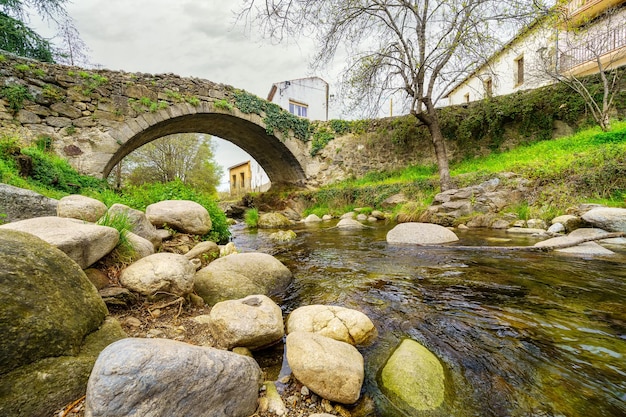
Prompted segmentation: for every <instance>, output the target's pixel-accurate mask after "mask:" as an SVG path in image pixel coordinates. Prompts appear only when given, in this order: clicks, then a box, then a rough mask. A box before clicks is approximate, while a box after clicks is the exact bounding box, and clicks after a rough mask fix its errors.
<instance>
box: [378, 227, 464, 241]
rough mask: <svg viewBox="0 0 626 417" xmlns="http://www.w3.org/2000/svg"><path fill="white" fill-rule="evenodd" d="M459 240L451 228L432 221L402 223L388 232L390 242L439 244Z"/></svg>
mask: <svg viewBox="0 0 626 417" xmlns="http://www.w3.org/2000/svg"><path fill="white" fill-rule="evenodd" d="M457 240H459V238H458V237H457V235H455V234H454V232H452V231H451V230H449V229H447V228H445V227H443V226H439V225H437V224H431V223H401V224H398V225H396V226H395V227H394V228H393V229H391V230H390V231H389V232H388V233H387V242H388V243H408V244H416V245H439V244H442V243H449V242H455V241H457Z"/></svg>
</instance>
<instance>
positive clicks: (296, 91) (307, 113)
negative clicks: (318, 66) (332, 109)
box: [267, 77, 329, 121]
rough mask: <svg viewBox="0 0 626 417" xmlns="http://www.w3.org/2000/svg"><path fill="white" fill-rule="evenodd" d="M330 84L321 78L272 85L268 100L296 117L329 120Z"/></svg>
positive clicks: (301, 79)
mask: <svg viewBox="0 0 626 417" xmlns="http://www.w3.org/2000/svg"><path fill="white" fill-rule="evenodd" d="M328 97H329V96H328V83H327V82H326V81H324V80H322V79H321V78H319V77H309V78H299V79H296V80H289V81H281V82H278V83H274V84H272V88H271V89H270V92H269V94H268V95H267V100H268V101H271V102H272V103H276V104H278V105H279V106H280V107H282V108H283V109H285V110H287V111H289V112H290V113H292V114H295V115H296V116H300V117H305V118H307V119H310V120H322V121H326V120H328Z"/></svg>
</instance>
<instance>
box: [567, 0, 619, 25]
mask: <svg viewBox="0 0 626 417" xmlns="http://www.w3.org/2000/svg"><path fill="white" fill-rule="evenodd" d="M621 3H624V0H572V1H570V2H569V3H568V4H567V6H566V19H565V20H566V22H567V26H568V27H570V28H572V27H577V26H580V25H582V24H583V23H585V22H588V21H589V20H591V19H593V18H594V17H596V16H598V15H599V14H601V13H602V12H604V11H605V10H607V9H609V8H611V7H614V6H617V5H619V4H621Z"/></svg>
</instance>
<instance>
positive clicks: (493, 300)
mask: <svg viewBox="0 0 626 417" xmlns="http://www.w3.org/2000/svg"><path fill="white" fill-rule="evenodd" d="M334 225H335V223H334V222H324V223H319V224H313V225H298V226H294V229H293V230H294V231H295V232H296V233H297V234H298V237H297V238H296V240H294V241H292V242H288V243H283V244H276V243H273V242H271V240H270V239H269V234H270V233H271V232H272V231H265V230H259V231H256V232H254V231H248V230H247V229H245V228H244V227H242V226H240V225H238V226H234V227H233V229H232V230H233V241H234V243H235V245H236V246H237V247H238V249H239V250H240V251H261V252H265V253H270V254H273V255H274V256H276V257H277V258H278V259H280V260H281V261H282V262H283V263H284V264H285V265H286V266H287V267H288V268H289V269H290V270H291V271H292V272H293V274H294V281H293V284H292V286H291V287H290V289H289V291H288V293H287V295H286V296H285V298H284V300H283V301H282V304H281V305H282V308H283V310H284V312H285V314H288V313H289V312H290V311H292V310H293V309H295V308H297V307H298V306H302V305H309V304H332V305H339V306H343V307H348V308H354V309H357V310H360V311H362V312H363V313H365V314H367V315H368V316H369V317H370V318H371V319H372V321H373V322H374V323H375V325H376V327H377V329H378V332H379V338H378V340H377V341H376V342H375V343H374V344H373V345H371V346H369V347H367V348H365V349H360V350H361V352H362V353H363V356H364V358H365V363H366V381H365V384H364V391H363V396H366V397H370V398H371V399H373V400H374V402H375V404H376V410H377V411H376V413H377V415H379V416H401V415H416V416H421V415H423V416H437V417H438V416H459V417H461V416H462V417H466V416H528V417H530V416H567V417H570V416H581V417H582V416H585V417H596V416H624V415H626V309H625V307H624V300H625V299H626V248H622V249H618V252H617V254H616V255H612V256H602V257H586V258H582V257H578V256H573V255H566V254H559V253H526V252H505V251H501V252H498V251H496V252H492V251H485V250H480V249H479V248H477V249H470V250H468V249H464V248H455V246H460V245H463V246H480V245H491V246H494V245H497V246H504V245H531V244H533V243H534V242H536V241H537V239H536V238H533V237H524V236H515V235H508V234H506V232H498V231H492V230H490V231H476V230H475V231H465V232H461V231H456V233H457V235H458V236H459V238H460V241H459V242H457V243H456V244H451V245H449V246H448V247H445V248H429V247H419V246H394V245H389V244H387V243H386V241H385V235H386V233H387V231H388V230H389V229H390V228H391V227H393V224H391V223H387V224H383V223H379V224H376V225H374V226H373V227H372V228H368V229H365V230H359V231H344V230H340V229H337V228H334V227H332V226H334ZM403 338H411V339H414V340H416V341H418V342H419V343H421V344H423V345H424V346H426V347H427V348H428V349H429V350H430V351H431V352H433V353H434V354H435V355H437V357H438V358H439V359H440V361H441V362H442V364H443V366H444V369H445V372H446V378H447V380H446V400H445V402H444V405H443V406H442V407H440V408H439V409H438V410H436V411H432V412H423V413H422V414H419V413H418V414H415V413H414V414H403V413H402V412H401V411H400V410H398V409H397V408H395V407H394V405H393V404H392V403H391V402H390V401H389V400H388V399H386V398H385V397H384V395H382V393H381V392H380V390H379V388H378V384H377V377H378V374H379V372H380V370H381V367H382V366H383V365H384V363H385V361H386V359H387V358H388V357H389V355H390V354H391V353H392V352H393V350H394V348H395V347H396V345H397V344H398V343H399V342H400V341H401V340H402V339H403Z"/></svg>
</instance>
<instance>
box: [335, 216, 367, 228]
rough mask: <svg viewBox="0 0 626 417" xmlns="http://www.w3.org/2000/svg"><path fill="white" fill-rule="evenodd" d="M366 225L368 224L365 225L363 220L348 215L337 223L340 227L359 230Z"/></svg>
mask: <svg viewBox="0 0 626 417" xmlns="http://www.w3.org/2000/svg"><path fill="white" fill-rule="evenodd" d="M366 227H367V226H365V225H364V224H362V223H361V222H359V221H357V220H354V219H351V218H348V217H346V218H344V219H341V220H339V222H338V223H337V228H338V229H347V230H359V229H365V228H366Z"/></svg>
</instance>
